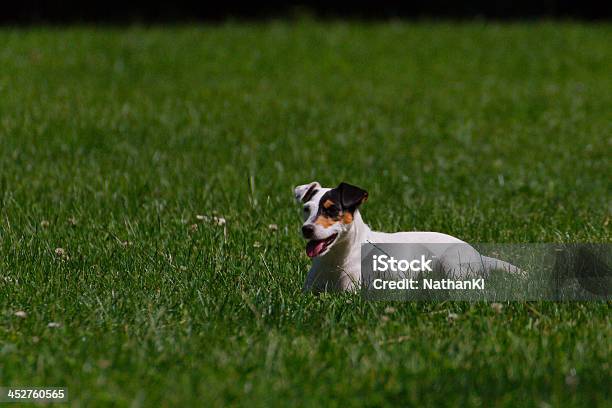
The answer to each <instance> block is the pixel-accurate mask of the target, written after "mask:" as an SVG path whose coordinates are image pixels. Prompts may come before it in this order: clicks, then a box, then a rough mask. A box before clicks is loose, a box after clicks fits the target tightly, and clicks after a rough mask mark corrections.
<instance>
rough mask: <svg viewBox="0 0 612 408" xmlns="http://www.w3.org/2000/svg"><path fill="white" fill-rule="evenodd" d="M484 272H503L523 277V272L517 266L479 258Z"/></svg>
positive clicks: (497, 260) (489, 258) (485, 257)
mask: <svg viewBox="0 0 612 408" xmlns="http://www.w3.org/2000/svg"><path fill="white" fill-rule="evenodd" d="M480 258H481V260H482V264H483V267H484V270H485V271H487V272H491V271H505V272H510V273H513V274H517V275H524V274H525V271H523V270H522V269H520V268H519V267H517V266H514V265H512V264H511V263H510V262H506V261H502V260H501V259H497V258H491V257H488V256H481V257H480Z"/></svg>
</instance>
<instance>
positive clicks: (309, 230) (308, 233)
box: [302, 225, 314, 239]
mask: <svg viewBox="0 0 612 408" xmlns="http://www.w3.org/2000/svg"><path fill="white" fill-rule="evenodd" d="M313 234H314V227H313V226H312V225H303V226H302V235H304V238H306V239H310V238H312V235H313Z"/></svg>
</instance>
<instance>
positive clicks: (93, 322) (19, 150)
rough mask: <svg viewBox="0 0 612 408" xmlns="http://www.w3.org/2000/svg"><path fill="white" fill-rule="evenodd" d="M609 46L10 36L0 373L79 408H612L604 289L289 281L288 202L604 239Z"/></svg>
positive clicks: (512, 40) (339, 36)
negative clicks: (499, 300)
mask: <svg viewBox="0 0 612 408" xmlns="http://www.w3.org/2000/svg"><path fill="white" fill-rule="evenodd" d="M611 37H612V26H610V25H609V24H600V25H583V24H576V23H551V22H544V23H523V24H518V23H515V24H508V25H506V24H486V23H464V24H454V23H418V24H414V23H412V24H410V23H389V24H366V23H340V22H335V23H334V22H328V23H319V22H313V21H308V20H304V21H297V22H294V23H282V22H271V23H266V24H239V23H228V24H222V25H219V26H208V27H195V26H168V27H152V28H144V27H133V28H112V27H106V28H105V27H98V28H94V27H80V28H79V27H76V28H68V29H65V28H53V27H48V28H36V27H32V28H21V29H11V28H7V27H5V28H2V29H0V44H1V45H0V385H4V386H9V385H10V386H20V387H27V386H30V387H31V386H65V387H67V388H68V392H69V399H70V405H73V406H100V405H117V406H197V405H200V406H222V405H227V404H229V405H249V406H267V405H276V406H291V405H305V406H339V407H347V406H363V405H365V406H379V405H384V404H389V405H404V406H418V407H426V406H437V405H442V406H483V407H491V406H500V407H516V406H537V407H548V406H552V407H554V406H586V407H593V406H610V403H611V402H610V401H611V395H610V388H611V383H612V381H611V378H612V367H611V355H612V343H611V341H610V337H611V335H612V323H611V319H610V317H611V314H610V303H609V302H608V303H606V302H582V303H581V302H567V303H552V302H537V303H521V302H513V303H505V304H503V307H502V308H501V309H499V308H493V307H491V305H490V304H488V303H452V302H440V303H433V302H431V303H425V302H421V303H418V302H417V303H385V302H367V301H365V300H363V299H362V298H361V297H360V296H358V295H351V294H345V295H339V294H334V295H323V296H319V297H316V296H313V295H304V294H302V292H301V289H302V284H303V281H304V278H305V275H306V272H307V270H308V268H309V260H308V258H307V256H306V254H305V251H304V242H303V241H302V240H301V238H300V236H299V233H298V232H299V227H300V221H301V219H300V207H299V206H298V205H296V204H295V203H294V201H293V195H292V189H293V186H295V185H296V184H303V183H306V182H309V181H312V180H318V181H319V182H321V183H322V184H324V185H328V186H335V185H337V183H339V182H340V181H347V182H350V183H352V184H356V185H358V186H361V187H363V188H365V189H367V190H368V191H369V194H370V199H369V200H368V202H367V203H366V204H365V205H364V206H363V208H362V214H363V216H364V218H365V220H366V222H368V223H369V224H370V225H371V226H372V227H373V228H374V229H380V230H385V231H397V230H433V231H442V232H446V233H449V234H452V235H455V236H457V237H460V238H462V239H464V240H467V241H470V242H483V243H487V242H490V243H495V242H498V243H513V242H607V243H610V242H612V234H611V229H612V222H611V218H612V204H611V203H612V192H611V191H612V184H611V181H610V174H611V173H612V165H611V162H610V160H611V157H612V120H611V116H610V112H611V111H610V107H611V106H612V75H610V67H611V66H612V42H611V41H610V38H611ZM214 217H217V218H216V219H215V218H214ZM224 221H225V222H224ZM270 224H273V225H275V226H276V227H277V228H274V226H273V227H270ZM16 313H17V314H16ZM50 323H52V324H51V325H50Z"/></svg>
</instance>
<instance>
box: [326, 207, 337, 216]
mask: <svg viewBox="0 0 612 408" xmlns="http://www.w3.org/2000/svg"><path fill="white" fill-rule="evenodd" d="M339 213H340V209H339V208H338V207H336V206H332V207H329V208H326V209H325V214H327V215H328V216H330V217H337V216H338V214H339Z"/></svg>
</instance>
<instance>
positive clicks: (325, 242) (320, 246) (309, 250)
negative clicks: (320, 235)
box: [306, 234, 338, 258]
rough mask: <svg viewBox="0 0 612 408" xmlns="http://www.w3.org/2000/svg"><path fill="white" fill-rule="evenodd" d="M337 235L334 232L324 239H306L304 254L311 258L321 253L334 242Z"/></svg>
mask: <svg viewBox="0 0 612 408" xmlns="http://www.w3.org/2000/svg"><path fill="white" fill-rule="evenodd" d="M337 237H338V234H334V235H332V236H330V237H328V238H325V239H312V240H310V241H308V243H307V244H306V254H307V255H308V256H309V257H311V258H314V257H315V256H319V255H321V254H322V253H323V252H325V251H326V250H327V248H329V246H330V245H331V244H333V243H334V241H335V240H336V238H337Z"/></svg>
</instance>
